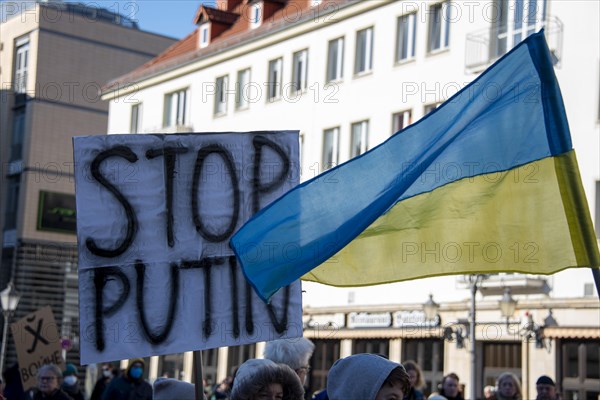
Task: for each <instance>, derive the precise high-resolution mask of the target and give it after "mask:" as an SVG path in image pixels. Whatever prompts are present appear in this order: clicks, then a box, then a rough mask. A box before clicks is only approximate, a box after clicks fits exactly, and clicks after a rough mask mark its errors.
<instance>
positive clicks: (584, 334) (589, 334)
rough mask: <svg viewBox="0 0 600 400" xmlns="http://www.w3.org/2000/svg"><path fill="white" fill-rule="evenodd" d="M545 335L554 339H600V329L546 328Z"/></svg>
mask: <svg viewBox="0 0 600 400" xmlns="http://www.w3.org/2000/svg"><path fill="white" fill-rule="evenodd" d="M543 335H544V337H547V338H553V339H600V327H567V326H552V327H547V328H544V331H543Z"/></svg>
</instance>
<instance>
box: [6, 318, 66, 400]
mask: <svg viewBox="0 0 600 400" xmlns="http://www.w3.org/2000/svg"><path fill="white" fill-rule="evenodd" d="M10 329H11V332H12V334H13V338H14V340H15V347H16V350H17V359H18V361H19V374H20V375H21V382H22V383H23V389H24V390H28V389H30V388H32V387H34V386H35V385H36V384H37V379H36V376H37V371H38V369H39V368H40V367H41V366H42V365H44V364H56V365H58V367H59V368H60V369H61V370H62V369H64V367H65V361H64V360H63V358H62V351H61V350H62V349H61V346H60V336H59V334H58V329H57V327H56V321H55V320H54V314H53V313H52V309H51V308H50V307H49V306H47V307H44V308H41V309H39V310H37V311H35V312H33V313H31V314H28V315H27V316H25V317H24V318H21V319H20V320H18V321H17V322H15V323H13V324H11V325H10Z"/></svg>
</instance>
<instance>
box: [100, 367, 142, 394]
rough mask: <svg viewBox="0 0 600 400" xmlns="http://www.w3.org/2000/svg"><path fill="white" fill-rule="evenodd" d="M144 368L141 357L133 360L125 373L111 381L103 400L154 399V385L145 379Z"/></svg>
mask: <svg viewBox="0 0 600 400" xmlns="http://www.w3.org/2000/svg"><path fill="white" fill-rule="evenodd" d="M144 368H145V363H144V360H142V359H141V358H134V359H133V360H131V361H130V362H129V366H128V367H127V370H126V371H125V373H124V374H123V375H121V376H119V377H118V378H115V379H113V380H112V381H111V382H110V384H109V385H108V387H107V388H106V391H105V392H104V394H103V395H102V400H152V386H150V384H149V383H148V382H146V381H145V380H144Z"/></svg>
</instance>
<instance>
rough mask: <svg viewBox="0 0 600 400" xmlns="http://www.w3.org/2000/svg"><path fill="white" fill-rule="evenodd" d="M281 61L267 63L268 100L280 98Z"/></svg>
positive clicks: (279, 59)
mask: <svg viewBox="0 0 600 400" xmlns="http://www.w3.org/2000/svg"><path fill="white" fill-rule="evenodd" d="M282 64H283V59H281V58H278V59H276V60H271V61H269V77H268V79H267V92H268V98H267V99H268V100H271V101H272V100H275V99H278V98H279V97H280V96H281V70H282Z"/></svg>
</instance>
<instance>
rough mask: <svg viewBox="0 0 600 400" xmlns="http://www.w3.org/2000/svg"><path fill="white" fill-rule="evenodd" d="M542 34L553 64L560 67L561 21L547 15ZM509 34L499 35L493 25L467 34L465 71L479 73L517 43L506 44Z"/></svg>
mask: <svg viewBox="0 0 600 400" xmlns="http://www.w3.org/2000/svg"><path fill="white" fill-rule="evenodd" d="M543 27H544V34H545V36H546V41H547V42H548V47H549V48H550V53H551V55H552V59H553V63H554V65H555V66H559V67H560V60H561V58H562V39H563V29H564V28H563V23H562V22H561V21H560V20H559V19H558V18H557V17H552V16H549V17H548V18H547V19H546V21H544V23H543ZM510 39H511V35H507V34H504V35H499V34H498V33H497V32H496V31H495V29H494V26H490V27H489V28H485V29H481V30H478V31H475V32H472V33H470V34H468V35H467V39H466V47H465V71H466V72H467V73H479V72H481V71H483V70H484V69H486V68H487V67H488V66H489V65H491V64H492V63H493V62H494V61H496V60H497V59H499V58H500V57H502V56H503V55H504V54H505V53H506V52H507V51H508V50H510V49H511V48H512V47H514V45H516V44H517V43H513V44H512V45H511V44H508V43H507V42H508V41H510Z"/></svg>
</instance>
